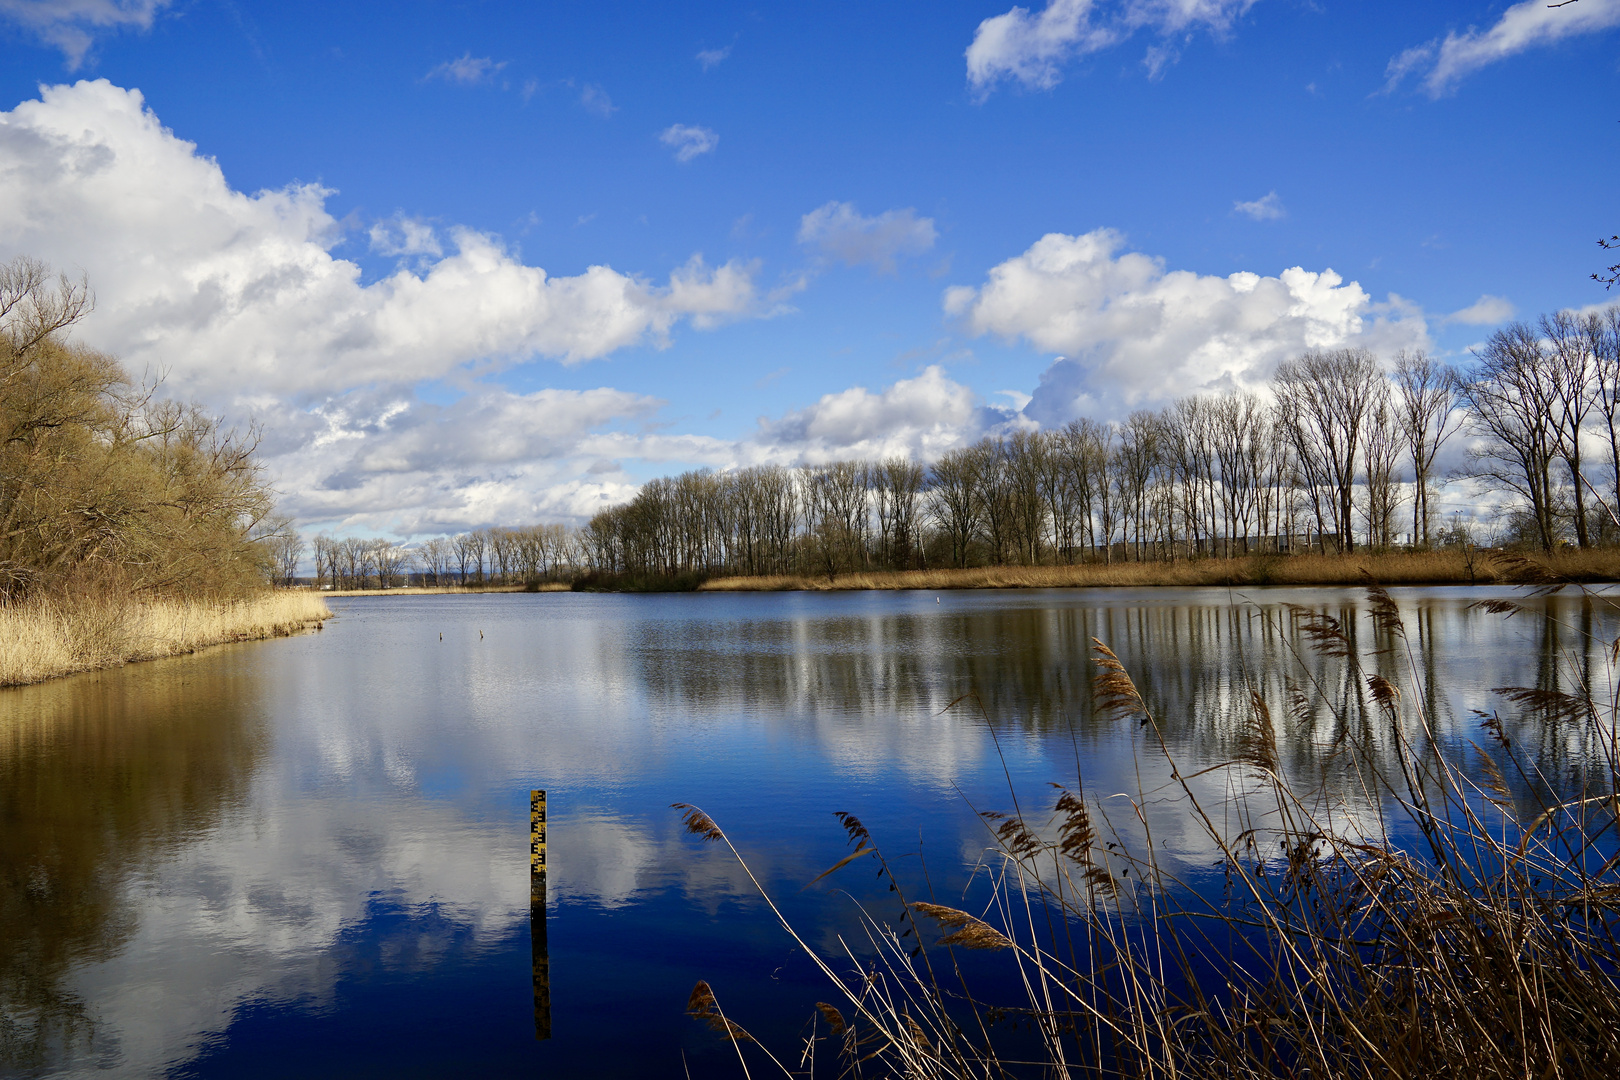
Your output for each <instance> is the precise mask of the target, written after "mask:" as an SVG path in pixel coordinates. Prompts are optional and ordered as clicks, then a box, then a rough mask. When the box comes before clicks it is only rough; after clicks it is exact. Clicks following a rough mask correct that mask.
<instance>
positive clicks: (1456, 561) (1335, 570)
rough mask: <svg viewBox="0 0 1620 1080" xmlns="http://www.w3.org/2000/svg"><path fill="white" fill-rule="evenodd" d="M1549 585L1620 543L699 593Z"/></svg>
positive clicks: (1570, 580)
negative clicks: (1549, 551)
mask: <svg viewBox="0 0 1620 1080" xmlns="http://www.w3.org/2000/svg"><path fill="white" fill-rule="evenodd" d="M1369 578H1371V580H1373V581H1375V582H1377V583H1378V584H1380V585H1385V586H1392V585H1525V584H1529V585H1544V584H1606V583H1612V582H1620V549H1605V550H1601V551H1598V550H1591V549H1588V550H1586V551H1575V552H1560V553H1557V554H1554V555H1550V556H1528V555H1519V554H1517V553H1502V552H1473V553H1471V554H1470V555H1465V554H1464V553H1463V552H1461V551H1426V552H1388V553H1373V554H1367V555H1357V554H1352V555H1314V554H1313V555H1281V556H1279V555H1249V556H1238V557H1235V558H1207V559H1194V560H1180V561H1177V562H1128V563H1127V562H1116V563H1113V564H1101V563H1086V564H1083V565H1077V566H985V567H970V568H967V569H955V568H952V569H941V570H897V571H871V572H865V573H851V574H839V575H837V576H836V577H832V578H827V577H810V576H804V575H765V576H758V577H741V576H739V577H724V578H711V579H709V580H708V581H705V582H704V583H703V584H701V585H699V586H698V587H697V588H698V591H699V592H843V591H896V590H907V589H918V590H924V589H926V590H939V591H943V590H948V589H1058V588H1147V587H1166V588H1195V587H1199V586H1228V587H1230V586H1250V587H1255V586H1267V585H1298V586H1312V585H1320V586H1346V585H1349V586H1355V585H1363V584H1366V582H1367V581H1368V579H1369Z"/></svg>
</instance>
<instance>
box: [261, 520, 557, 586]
mask: <svg viewBox="0 0 1620 1080" xmlns="http://www.w3.org/2000/svg"><path fill="white" fill-rule="evenodd" d="M306 553H308V554H309V555H310V557H311V561H312V562H313V567H312V568H313V570H314V572H315V573H314V579H313V583H314V584H315V586H316V587H317V588H320V589H390V588H399V587H401V586H404V585H421V586H430V587H431V586H443V585H468V586H484V585H497V586H500V585H538V584H541V583H542V582H547V581H556V580H560V579H564V578H572V577H574V576H575V575H576V574H577V573H578V572H579V569H580V568H581V567H582V566H583V565H584V559H583V558H582V555H581V552H580V550H579V530H577V529H570V528H568V527H567V526H565V525H555V524H553V525H527V526H523V527H521V528H510V529H509V528H490V529H475V530H473V531H470V532H464V533H459V534H457V535H455V536H436V537H433V538H432V539H429V540H426V541H423V542H422V543H419V544H414V545H406V544H401V543H399V542H397V541H393V540H388V539H384V538H381V537H373V538H362V537H334V536H331V535H329V534H326V533H321V534H320V535H318V536H315V537H312V538H311V539H309V540H308V541H305V540H304V539H302V538H300V537H298V536H297V535H296V534H293V535H289V536H286V537H284V538H280V539H278V542H277V544H276V545H275V559H274V567H275V568H274V571H273V573H274V576H275V579H276V582H277V584H282V585H290V584H292V583H293V582H294V581H296V580H298V575H299V570H300V568H301V567H302V565H303V558H304V555H305V554H306Z"/></svg>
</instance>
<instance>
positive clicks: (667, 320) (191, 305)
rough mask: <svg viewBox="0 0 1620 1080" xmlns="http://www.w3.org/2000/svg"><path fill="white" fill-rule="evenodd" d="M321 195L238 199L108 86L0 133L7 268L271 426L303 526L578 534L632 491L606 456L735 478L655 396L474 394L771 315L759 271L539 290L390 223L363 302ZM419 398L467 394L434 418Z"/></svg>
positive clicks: (710, 270)
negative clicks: (54, 283) (72, 285)
mask: <svg viewBox="0 0 1620 1080" xmlns="http://www.w3.org/2000/svg"><path fill="white" fill-rule="evenodd" d="M329 195H330V192H329V191H327V190H326V189H324V188H321V187H318V186H315V185H292V186H289V187H287V188H284V189H281V190H272V191H261V192H258V193H255V194H251V195H250V194H245V193H243V192H239V191H236V190H233V189H232V188H231V187H230V185H229V184H228V182H227V181H226V178H225V176H224V174H223V173H222V172H221V170H220V168H219V165H218V164H217V163H216V162H215V161H213V160H212V159H210V158H207V157H204V156H202V155H200V154H199V153H198V152H197V148H196V147H195V146H194V145H193V144H191V143H188V142H185V141H183V140H181V139H179V138H176V137H175V135H174V134H173V133H172V132H170V131H167V130H165V129H164V128H163V126H162V125H161V123H160V122H159V120H158V118H157V117H156V116H154V115H153V114H152V113H151V112H150V111H148V110H147V109H146V108H145V107H144V103H143V101H142V98H141V95H140V94H139V92H136V91H126V90H122V89H119V88H118V87H115V86H112V85H110V84H109V83H107V82H105V81H97V82H81V83H79V84H77V85H74V86H57V87H51V88H47V89H45V90H44V91H43V93H42V98H41V100H37V101H29V102H24V103H22V104H21V105H19V106H17V107H16V108H15V109H13V110H12V111H11V112H9V113H4V112H0V260H4V259H8V258H10V257H12V256H13V255H16V254H20V253H26V254H31V255H35V256H38V257H39V258H41V259H44V260H46V261H47V262H50V263H52V264H54V265H57V266H60V267H63V268H65V269H67V270H69V271H71V272H75V273H77V272H78V271H80V270H83V271H84V272H85V273H86V274H87V276H88V277H89V279H90V281H91V283H92V285H93V287H94V289H95V291H96V296H97V307H96V310H95V312H94V314H93V315H92V316H91V317H90V318H89V319H87V320H86V321H85V322H84V323H83V324H81V326H80V327H79V328H78V329H77V330H76V331H75V332H76V333H77V334H78V335H79V336H80V337H81V338H82V339H83V340H85V341H86V342H88V343H89V344H91V345H94V346H97V347H99V348H104V349H106V350H108V351H110V352H113V353H115V354H117V355H119V356H120V357H122V359H123V360H124V361H125V363H126V365H127V366H128V367H129V368H130V369H131V370H133V371H135V372H141V371H143V370H144V371H148V372H158V371H162V372H166V373H167V380H168V381H167V388H168V391H169V392H171V393H173V394H175V395H176V396H179V397H185V398H201V399H203V400H204V401H205V402H207V403H208V404H209V405H210V407H212V408H215V409H217V410H219V411H222V412H224V413H225V414H226V415H227V416H228V417H229V418H232V419H234V420H241V419H245V418H247V417H257V418H258V419H260V420H261V421H262V422H263V424H264V428H265V431H266V433H267V435H266V440H265V443H264V447H263V450H264V453H265V454H266V456H267V461H268V464H269V466H270V469H271V474H272V476H273V477H274V480H275V483H276V485H277V487H278V489H279V490H281V491H282V492H284V493H286V498H287V500H288V503H289V505H288V508H289V509H290V510H292V511H293V512H295V513H297V514H299V515H300V516H301V517H302V518H304V519H305V520H307V521H324V520H342V521H346V522H350V523H351V524H354V525H355V526H356V527H362V526H363V527H366V528H371V529H379V530H400V531H403V532H407V533H410V532H419V531H421V530H422V529H424V528H440V527H443V528H449V527H456V528H460V527H466V526H467V525H469V524H482V523H488V522H491V521H506V522H521V521H530V520H535V519H536V518H541V519H544V518H552V519H555V518H558V517H573V518H579V517H584V516H589V514H590V513H591V512H594V510H596V509H599V508H600V506H601V505H602V504H603V500H605V499H606V500H611V501H619V500H621V499H623V498H625V497H628V495H629V494H630V493H632V492H633V490H634V487H635V484H634V481H633V480H632V479H631V478H630V477H629V476H628V475H627V474H626V473H625V472H624V471H623V469H622V468H620V467H618V466H617V465H616V464H613V463H611V462H609V463H607V464H604V462H603V458H604V457H605V456H606V455H607V453H608V452H609V451H611V452H612V455H613V456H614V457H619V456H642V455H649V456H656V455H659V454H671V453H676V452H688V451H689V452H694V453H701V454H703V455H704V456H705V458H706V459H713V458H721V457H724V456H725V454H724V453H723V451H722V449H721V448H720V446H719V445H718V444H716V443H715V442H714V441H713V440H711V441H710V442H708V443H704V442H702V441H701V440H699V441H695V442H694V441H690V440H688V441H687V442H686V443H684V444H683V443H681V442H680V440H679V438H678V437H673V436H667V435H658V434H656V433H652V434H649V433H648V432H645V431H642V430H640V429H641V428H643V427H645V426H646V424H647V423H648V422H649V421H650V418H651V414H652V413H653V412H654V411H656V410H657V409H658V408H659V407H661V403H660V402H658V401H656V400H654V399H652V398H648V397H646V396H645V395H640V394H635V393H630V392H626V391H621V390H615V389H611V388H608V387H603V388H599V389H596V390H580V391H551V390H545V391H538V392H535V393H532V394H512V393H509V392H507V391H504V390H499V389H496V388H493V387H491V386H489V385H486V384H484V383H481V382H479V381H477V380H478V379H479V378H480V377H485V376H488V375H489V374H491V373H493V372H495V371H497V370H499V369H500V368H502V367H503V366H506V365H511V364H515V363H520V362H524V361H528V360H530V359H533V358H540V357H546V358H553V359H557V360H561V361H563V362H565V363H575V362H582V361H586V360H591V359H595V358H599V357H604V356H607V355H608V354H610V353H612V352H614V351H615V350H618V349H621V348H625V347H629V346H633V345H638V344H653V345H662V344H664V343H666V342H667V341H668V339H669V336H670V335H671V334H672V333H673V332H674V330H675V328H676V327H677V326H678V325H679V324H680V323H682V322H686V323H689V324H690V325H692V326H694V327H698V328H707V327H713V326H718V325H720V324H722V323H724V322H726V321H728V320H732V319H736V318H739V317H745V316H753V315H768V314H771V313H772V311H773V310H775V308H776V306H778V305H779V304H780V302H781V301H780V298H779V297H778V296H777V295H776V293H774V292H773V293H771V294H770V295H766V296H762V295H760V294H759V291H758V290H757V289H756V288H755V277H756V276H757V274H758V271H759V265H758V264H757V263H754V262H738V261H732V262H727V263H725V264H723V265H720V266H710V265H708V264H707V263H705V262H704V260H703V258H702V256H701V255H694V256H692V257H691V258H690V259H689V260H688V261H687V262H686V263H685V264H683V265H681V266H678V267H676V268H674V269H673V270H672V271H671V272H670V274H669V276H668V279H667V281H666V282H665V283H663V284H657V283H654V282H652V281H649V280H647V279H645V278H643V277H640V276H637V275H629V274H624V273H620V272H619V271H617V270H614V269H612V268H610V267H607V266H600V265H599V266H592V267H589V268H587V269H585V270H584V271H583V272H582V273H580V274H577V275H574V276H552V275H549V274H547V272H546V271H545V270H543V269H541V268H539V267H535V266H529V265H526V264H524V263H523V262H521V261H520V260H518V259H517V258H516V257H515V256H514V255H513V254H512V253H510V252H509V251H507V250H506V249H505V248H504V247H503V246H502V244H501V243H500V242H499V241H498V240H497V239H495V238H493V237H490V236H487V235H484V234H481V233H477V232H474V231H471V230H468V229H462V228H456V227H449V228H443V229H440V228H435V227H434V226H433V225H432V224H430V223H428V222H426V221H423V220H421V219H418V218H414V217H411V216H409V215H407V214H405V213H398V214H395V215H393V216H392V217H389V218H385V219H383V220H380V221H377V222H375V223H373V224H372V226H371V227H370V229H369V230H367V233H366V234H365V235H364V237H363V241H364V242H369V246H370V247H371V249H372V250H374V251H376V252H378V253H379V254H382V255H385V256H389V257H399V258H401V259H402V261H404V262H406V263H408V264H409V265H402V266H400V267H399V268H397V269H396V270H395V271H394V272H392V273H390V274H388V275H386V276H384V277H382V278H381V279H379V280H376V281H373V282H371V283H369V284H367V283H364V282H363V278H362V274H361V269H360V267H359V266H358V265H356V264H355V263H353V262H350V261H348V260H345V259H341V258H337V257H335V256H334V255H333V249H334V248H335V246H336V245H337V244H338V243H340V242H342V241H343V239H344V233H343V230H342V228H341V227H340V225H339V223H338V222H337V221H335V220H334V219H333V218H332V216H331V215H330V214H329V213H327V211H326V209H325V201H326V199H327V197H328V196H329ZM424 381H436V382H439V383H441V384H448V385H450V386H452V387H460V390H459V391H457V392H459V393H461V394H462V396H461V397H460V399H459V400H457V401H455V402H454V404H448V405H435V404H430V403H426V402H423V401H422V400H420V399H419V397H418V396H417V394H416V393H415V392H414V391H413V390H412V389H411V387H413V386H415V385H416V384H419V383H422V382H424ZM440 392H442V391H440ZM602 440H610V441H611V445H609V443H607V442H603V441H602ZM614 440H616V441H614ZM725 445H726V446H728V447H729V446H730V444H725ZM593 468H594V469H595V471H594V472H593V471H592V469H593Z"/></svg>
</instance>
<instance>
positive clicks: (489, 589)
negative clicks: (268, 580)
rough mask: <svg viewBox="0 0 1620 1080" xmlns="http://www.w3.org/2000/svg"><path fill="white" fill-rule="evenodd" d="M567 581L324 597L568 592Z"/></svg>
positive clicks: (342, 593)
mask: <svg viewBox="0 0 1620 1080" xmlns="http://www.w3.org/2000/svg"><path fill="white" fill-rule="evenodd" d="M570 588H571V586H570V585H569V584H568V583H567V582H565V581H543V582H541V583H539V584H538V585H521V584H520V585H401V586H400V587H398V588H396V589H338V590H328V591H323V592H322V593H321V595H323V596H439V595H441V594H444V595H450V594H454V595H460V594H462V593H517V592H568V591H569V589H570Z"/></svg>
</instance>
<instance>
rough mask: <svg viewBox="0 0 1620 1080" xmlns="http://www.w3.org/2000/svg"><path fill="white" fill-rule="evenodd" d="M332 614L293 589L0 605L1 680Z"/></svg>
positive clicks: (242, 636)
mask: <svg viewBox="0 0 1620 1080" xmlns="http://www.w3.org/2000/svg"><path fill="white" fill-rule="evenodd" d="M331 617H332V612H331V610H330V609H329V608H328V607H327V606H326V600H325V598H324V597H322V596H321V595H320V594H318V593H312V592H304V591H297V590H288V591H275V592H270V591H265V592H261V593H257V594H254V595H252V596H249V597H247V598H245V599H240V600H229V601H216V600H203V599H179V598H157V599H132V598H128V597H118V596H106V595H96V596H72V597H67V598H57V599H49V600H36V601H31V602H26V603H22V604H14V605H9V606H0V686H18V685H23V684H26V683H36V682H43V681H45V680H46V679H54V678H56V677H58V676H61V675H71V674H73V673H74V672H78V671H90V670H94V669H97V668H106V667H114V666H116V665H118V664H123V663H127V662H130V661H134V660H153V659H157V658H159V657H164V656H177V655H180V654H182V653H190V652H196V651H197V650H198V649H201V648H205V647H206V646H209V645H220V644H223V643H225V642H231V641H257V640H260V639H263V638H273V637H285V636H287V635H289V634H294V633H297V632H298V631H300V630H305V629H308V628H310V627H315V628H317V629H319V628H320V626H321V624H322V623H323V622H324V621H325V620H326V619H329V618H331Z"/></svg>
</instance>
